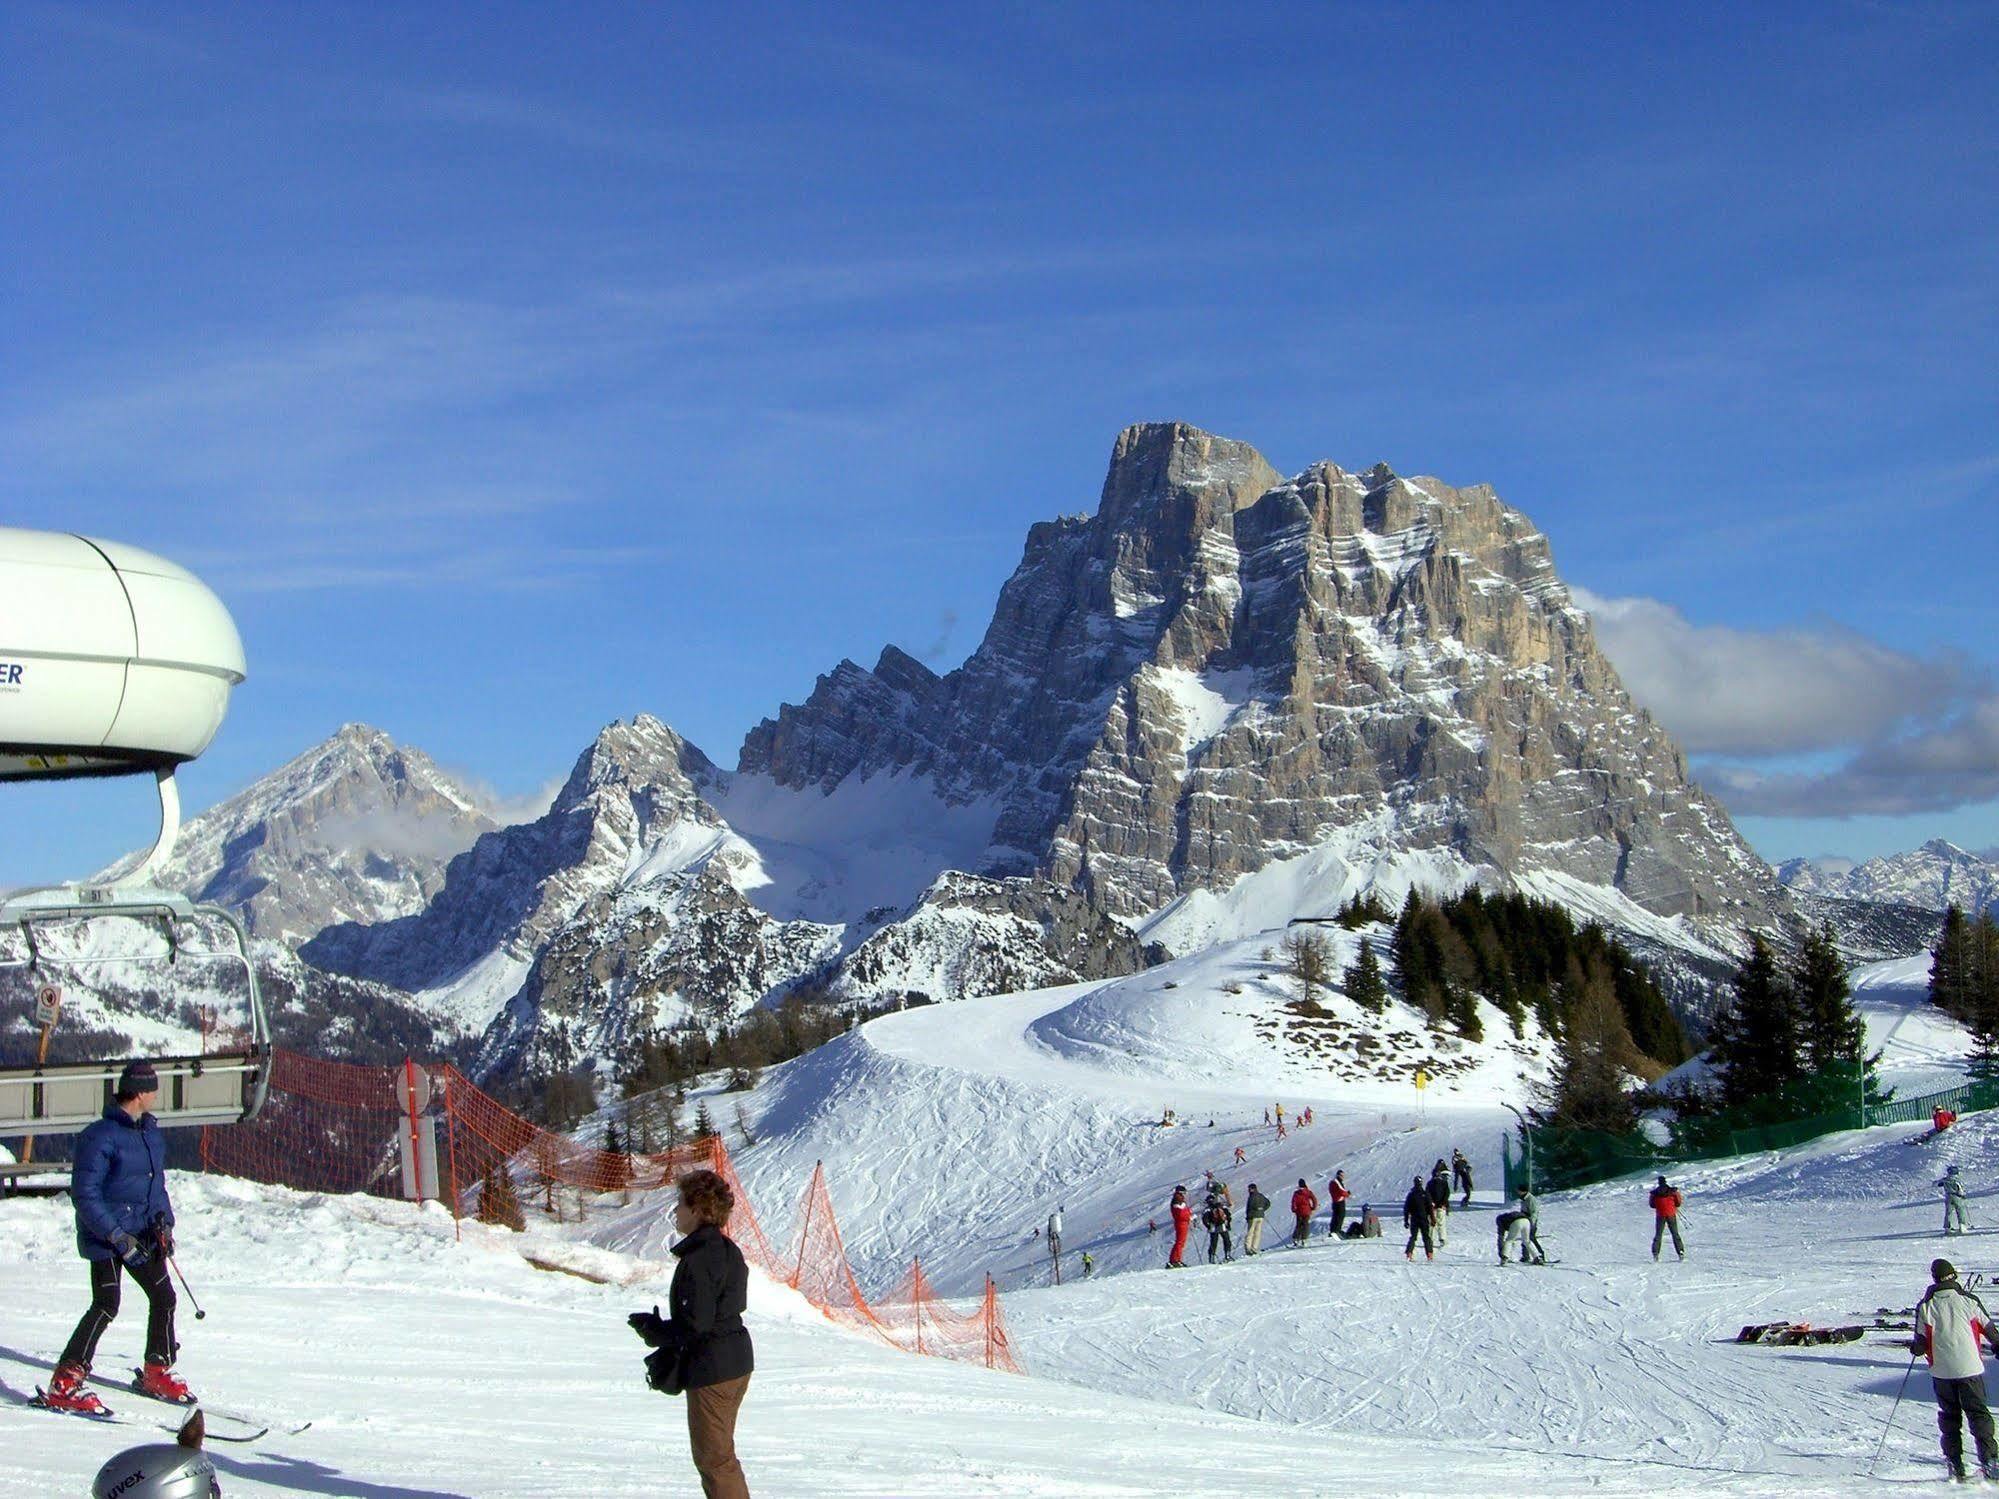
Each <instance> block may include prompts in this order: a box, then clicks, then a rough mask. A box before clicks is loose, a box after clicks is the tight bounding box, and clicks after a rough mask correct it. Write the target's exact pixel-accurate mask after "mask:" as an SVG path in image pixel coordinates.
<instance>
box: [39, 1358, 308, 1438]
mask: <svg viewBox="0 0 1999 1499" xmlns="http://www.w3.org/2000/svg"><path fill="white" fill-rule="evenodd" d="M138 1376H139V1371H138V1370H137V1369H134V1370H133V1371H132V1381H131V1382H130V1383H126V1382H124V1381H122V1380H116V1379H111V1378H109V1377H108V1376H106V1375H102V1374H92V1375H90V1376H88V1381H89V1383H91V1384H94V1385H98V1386H100V1387H102V1388H104V1389H107V1390H117V1391H119V1392H120V1393H122V1394H126V1395H137V1396H139V1397H140V1398H141V1399H143V1400H151V1401H153V1402H155V1403H156V1404H159V1405H169V1406H172V1407H174V1408H175V1409H177V1410H187V1411H194V1410H199V1411H200V1412H201V1413H202V1415H203V1417H204V1418H205V1420H206V1421H207V1423H208V1440H209V1441H211V1442H255V1441H260V1440H262V1439H263V1438H264V1437H267V1436H269V1435H270V1434H271V1426H270V1423H268V1422H261V1421H259V1420H258V1419H257V1418H256V1417H255V1416H252V1415H248V1414H246V1413H245V1412H243V1411H235V1410H227V1409H224V1408H222V1407H220V1406H213V1405H207V1404H204V1403H203V1402H202V1401H200V1400H198V1399H195V1398H193V1397H189V1398H188V1399H186V1400H169V1399H167V1398H166V1397H164V1396H160V1395H152V1394H148V1393H147V1392H146V1391H145V1390H142V1389H141V1388H139V1383H138ZM28 1404H29V1405H32V1406H34V1407H35V1408H36V1409H37V1410H45V1411H48V1412H50V1413H51V1414H52V1415H59V1416H77V1417H80V1418H81V1419H83V1420H85V1421H97V1422H100V1423H102V1424H104V1425H107V1426H138V1425H149V1426H156V1427H158V1429H159V1430H161V1431H178V1430H180V1428H179V1427H178V1426H164V1425H160V1423H158V1422H139V1421H134V1420H130V1419H128V1418H126V1417H124V1416H121V1415H119V1414H118V1413H117V1412H116V1411H113V1410H111V1409H110V1408H108V1407H107V1408H105V1409H103V1410H101V1411H65V1410H58V1409H57V1408H56V1407H55V1406H52V1405H50V1404H49V1403H48V1392H47V1391H46V1390H44V1389H43V1388H41V1387H40V1386H39V1385H37V1386H36V1387H35V1393H34V1396H33V1397H32V1398H31V1399H30V1400H29V1401H28ZM217 1421H226V1422H229V1423H230V1424H232V1425H235V1426H240V1427H242V1428H243V1429H242V1430H241V1431H239V1432H223V1431H217V1430H216V1429H215V1426H214V1423H215V1422H217ZM311 1425H312V1423H311V1422H310V1421H303V1422H300V1423H299V1424H298V1425H296V1426H288V1427H286V1428H285V1430H284V1435H286V1436H297V1435H298V1434H299V1433H300V1432H302V1431H305V1430H306V1429H307V1428H309V1427H310V1426H311Z"/></svg>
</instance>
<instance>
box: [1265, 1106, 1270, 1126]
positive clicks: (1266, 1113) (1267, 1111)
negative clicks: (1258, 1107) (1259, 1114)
mask: <svg viewBox="0 0 1999 1499" xmlns="http://www.w3.org/2000/svg"><path fill="white" fill-rule="evenodd" d="M1263 1122H1264V1123H1265V1124H1268V1123H1270V1110H1269V1109H1265V1110H1264V1111H1263Z"/></svg>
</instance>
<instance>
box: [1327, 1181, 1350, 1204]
mask: <svg viewBox="0 0 1999 1499" xmlns="http://www.w3.org/2000/svg"><path fill="white" fill-rule="evenodd" d="M1351 1196H1353V1189H1352V1188H1351V1187H1343V1186H1341V1185H1340V1184H1339V1183H1338V1182H1336V1181H1329V1182H1327V1183H1326V1201H1328V1202H1345V1201H1346V1200H1347V1199H1348V1198H1349V1197H1351Z"/></svg>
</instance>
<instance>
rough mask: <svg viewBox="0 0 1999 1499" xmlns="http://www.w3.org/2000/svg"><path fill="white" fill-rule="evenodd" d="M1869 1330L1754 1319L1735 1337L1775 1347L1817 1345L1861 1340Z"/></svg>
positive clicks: (1739, 1339) (1814, 1346)
mask: <svg viewBox="0 0 1999 1499" xmlns="http://www.w3.org/2000/svg"><path fill="white" fill-rule="evenodd" d="M1866 1331H1867V1329H1866V1328H1864V1327H1861V1326H1858V1325H1855V1326H1852V1327H1813V1326H1812V1325H1811V1324H1810V1323H1809V1322H1752V1323H1750V1324H1748V1325H1747V1326H1746V1327H1744V1328H1743V1329H1742V1331H1741V1332H1739V1333H1737V1334H1736V1335H1735V1341H1736V1342H1738V1343H1762V1344H1765V1345H1766V1346H1769V1347H1774V1348H1816V1347H1818V1346H1819V1345H1821V1344H1823V1343H1858V1342H1859V1341H1860V1339H1861V1337H1862V1336H1863V1335H1864V1334H1865V1333H1866Z"/></svg>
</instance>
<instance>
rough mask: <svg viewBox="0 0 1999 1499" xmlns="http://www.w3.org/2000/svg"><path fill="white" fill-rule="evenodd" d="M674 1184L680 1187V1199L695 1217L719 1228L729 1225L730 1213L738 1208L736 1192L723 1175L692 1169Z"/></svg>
mask: <svg viewBox="0 0 1999 1499" xmlns="http://www.w3.org/2000/svg"><path fill="white" fill-rule="evenodd" d="M674 1185H675V1186H676V1187H678V1188H679V1189H680V1200H681V1201H682V1202H684V1203H686V1204H687V1210H688V1211H689V1212H691V1213H692V1214H693V1215H694V1216H695V1217H697V1218H699V1219H700V1220H701V1221H702V1222H703V1223H712V1224H714V1225H715V1227H717V1228H726V1227H727V1226H728V1223H729V1215H730V1214H731V1213H733V1212H735V1210H736V1194H735V1193H734V1192H731V1191H730V1190H729V1184H728V1183H727V1182H725V1181H723V1180H722V1178H721V1177H719V1176H717V1175H716V1174H715V1173H714V1172H712V1171H706V1170H703V1171H690V1172H688V1173H687V1174H686V1175H685V1176H683V1177H681V1178H680V1180H679V1181H677V1182H675V1183H674Z"/></svg>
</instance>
